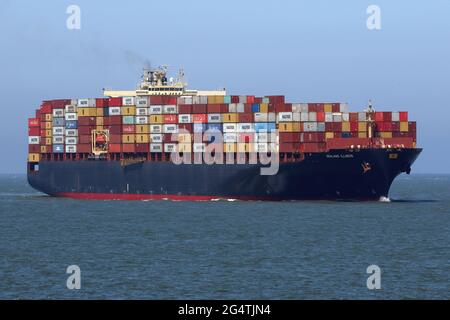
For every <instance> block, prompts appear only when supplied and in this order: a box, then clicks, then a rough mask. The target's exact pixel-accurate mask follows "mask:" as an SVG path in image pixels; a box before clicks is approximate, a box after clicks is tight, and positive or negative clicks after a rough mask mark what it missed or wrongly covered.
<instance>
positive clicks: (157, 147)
mask: <svg viewBox="0 0 450 320" xmlns="http://www.w3.org/2000/svg"><path fill="white" fill-rule="evenodd" d="M150 152H162V144H161V143H151V144H150Z"/></svg>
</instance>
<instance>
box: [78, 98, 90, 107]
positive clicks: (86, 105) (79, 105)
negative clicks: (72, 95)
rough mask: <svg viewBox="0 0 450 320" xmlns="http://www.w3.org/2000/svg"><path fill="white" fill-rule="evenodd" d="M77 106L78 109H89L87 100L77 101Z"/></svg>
mask: <svg viewBox="0 0 450 320" xmlns="http://www.w3.org/2000/svg"><path fill="white" fill-rule="evenodd" d="M77 106H78V108H87V107H89V99H78V101H77Z"/></svg>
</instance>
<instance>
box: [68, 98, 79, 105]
mask: <svg viewBox="0 0 450 320" xmlns="http://www.w3.org/2000/svg"><path fill="white" fill-rule="evenodd" d="M70 104H71V105H72V106H75V107H76V106H78V99H71V100H70Z"/></svg>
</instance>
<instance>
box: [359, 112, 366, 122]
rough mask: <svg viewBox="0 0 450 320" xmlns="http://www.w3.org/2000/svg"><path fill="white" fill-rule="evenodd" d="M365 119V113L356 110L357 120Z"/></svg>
mask: <svg viewBox="0 0 450 320" xmlns="http://www.w3.org/2000/svg"><path fill="white" fill-rule="evenodd" d="M366 120H367V115H366V113H365V112H358V121H360V122H363V121H366Z"/></svg>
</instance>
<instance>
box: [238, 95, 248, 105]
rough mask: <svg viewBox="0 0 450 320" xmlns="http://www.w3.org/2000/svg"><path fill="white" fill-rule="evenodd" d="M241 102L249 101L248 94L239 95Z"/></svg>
mask: <svg viewBox="0 0 450 320" xmlns="http://www.w3.org/2000/svg"><path fill="white" fill-rule="evenodd" d="M239 103H247V96H239Z"/></svg>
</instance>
